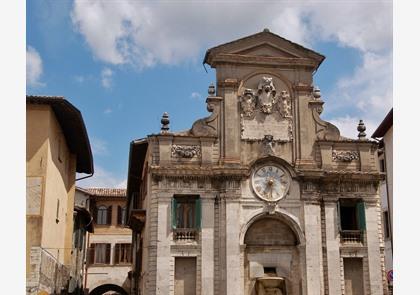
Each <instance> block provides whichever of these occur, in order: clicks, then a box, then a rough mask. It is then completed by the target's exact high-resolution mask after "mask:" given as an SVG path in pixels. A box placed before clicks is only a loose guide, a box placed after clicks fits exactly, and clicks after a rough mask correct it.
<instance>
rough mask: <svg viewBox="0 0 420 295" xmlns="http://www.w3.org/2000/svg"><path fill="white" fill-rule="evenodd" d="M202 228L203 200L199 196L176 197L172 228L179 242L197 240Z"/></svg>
mask: <svg viewBox="0 0 420 295" xmlns="http://www.w3.org/2000/svg"><path fill="white" fill-rule="evenodd" d="M200 227H201V200H200V198H199V197H198V196H175V197H174V198H173V199H172V228H173V229H174V237H175V239H177V240H191V239H196V237H197V230H198V229H199V228H200Z"/></svg>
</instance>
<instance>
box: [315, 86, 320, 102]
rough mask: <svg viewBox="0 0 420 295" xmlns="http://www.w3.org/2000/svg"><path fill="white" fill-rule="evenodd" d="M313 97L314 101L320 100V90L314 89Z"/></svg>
mask: <svg viewBox="0 0 420 295" xmlns="http://www.w3.org/2000/svg"><path fill="white" fill-rule="evenodd" d="M313 96H314V98H315V99H316V100H318V99H321V90H320V89H319V87H318V86H315V87H314V91H313Z"/></svg>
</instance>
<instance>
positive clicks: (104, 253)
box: [89, 243, 111, 264]
mask: <svg viewBox="0 0 420 295" xmlns="http://www.w3.org/2000/svg"><path fill="white" fill-rule="evenodd" d="M89 252H90V259H89V260H90V263H94V264H109V263H110V257H111V244H106V243H95V244H91V245H90V251H89Z"/></svg>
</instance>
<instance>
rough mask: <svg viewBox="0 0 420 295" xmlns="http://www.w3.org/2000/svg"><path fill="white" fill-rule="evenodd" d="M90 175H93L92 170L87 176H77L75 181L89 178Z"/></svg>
mask: <svg viewBox="0 0 420 295" xmlns="http://www.w3.org/2000/svg"><path fill="white" fill-rule="evenodd" d="M92 176H93V172H92V173H91V174H89V175H88V176H83V177H80V178H77V179H76V180H75V181H78V180H82V179H85V178H89V177H92Z"/></svg>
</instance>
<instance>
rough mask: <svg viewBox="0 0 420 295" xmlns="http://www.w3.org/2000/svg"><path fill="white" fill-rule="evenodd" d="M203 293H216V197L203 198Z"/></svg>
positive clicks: (207, 294)
mask: <svg viewBox="0 0 420 295" xmlns="http://www.w3.org/2000/svg"><path fill="white" fill-rule="evenodd" d="M201 208H202V221H201V294H202V295H213V294H214V198H212V197H209V198H206V197H203V198H202V199H201Z"/></svg>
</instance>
